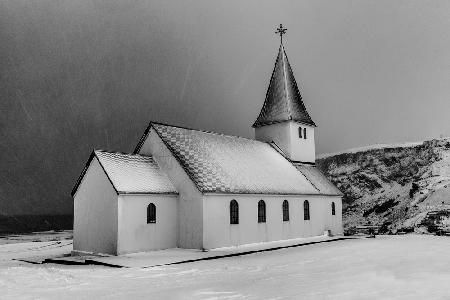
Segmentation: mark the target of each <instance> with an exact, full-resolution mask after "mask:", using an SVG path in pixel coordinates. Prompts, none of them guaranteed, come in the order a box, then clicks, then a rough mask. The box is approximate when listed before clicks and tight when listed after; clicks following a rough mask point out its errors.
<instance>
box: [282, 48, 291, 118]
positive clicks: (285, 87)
mask: <svg viewBox="0 0 450 300" xmlns="http://www.w3.org/2000/svg"><path fill="white" fill-rule="evenodd" d="M280 48H281V50H282V51H283V52H282V53H281V59H282V61H283V77H284V85H283V86H284V94H285V96H284V97H286V101H287V102H288V106H287V109H288V115H289V119H291V120H292V113H291V106H290V101H289V92H288V88H287V75H286V61H285V58H287V55H286V52H285V51H284V46H283V43H282V44H281V45H280Z"/></svg>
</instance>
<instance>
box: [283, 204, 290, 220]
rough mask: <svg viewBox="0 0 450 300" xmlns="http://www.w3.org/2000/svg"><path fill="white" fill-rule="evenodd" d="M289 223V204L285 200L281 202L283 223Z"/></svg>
mask: <svg viewBox="0 0 450 300" xmlns="http://www.w3.org/2000/svg"><path fill="white" fill-rule="evenodd" d="M284 221H289V202H288V201H287V200H284V201H283V222H284Z"/></svg>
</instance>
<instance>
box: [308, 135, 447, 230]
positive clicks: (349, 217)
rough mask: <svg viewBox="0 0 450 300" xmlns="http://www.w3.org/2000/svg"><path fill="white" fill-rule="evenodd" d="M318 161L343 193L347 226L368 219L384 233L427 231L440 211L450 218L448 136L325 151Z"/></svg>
mask: <svg viewBox="0 0 450 300" xmlns="http://www.w3.org/2000/svg"><path fill="white" fill-rule="evenodd" d="M317 165H318V167H319V168H320V169H321V170H322V171H323V172H324V173H325V174H326V176H327V177H328V178H329V179H330V180H331V181H332V182H333V183H334V184H336V186H337V187H338V188H339V189H340V190H341V191H342V192H343V193H344V198H343V202H344V208H343V209H344V212H343V213H344V227H345V228H346V229H347V230H348V229H351V228H352V227H354V226H356V225H358V224H363V223H368V222H370V223H372V224H375V225H381V226H382V231H383V232H396V231H398V230H400V229H401V230H404V229H407V230H416V231H417V230H421V231H428V230H429V226H426V225H427V224H428V225H429V224H430V222H431V223H436V222H434V219H433V220H431V221H430V218H431V217H432V215H433V214H434V217H436V212H439V213H438V214H437V216H438V217H439V218H438V219H439V220H438V222H440V223H442V224H444V225H445V224H447V225H448V223H449V222H448V221H449V215H450V213H449V208H450V139H439V140H431V141H425V142H423V143H411V144H404V145H391V146H389V145H382V146H372V147H366V148H361V149H356V150H355V149H354V150H349V151H348V152H346V153H337V154H331V155H323V156H322V157H319V158H318V160H317ZM430 212H433V213H430Z"/></svg>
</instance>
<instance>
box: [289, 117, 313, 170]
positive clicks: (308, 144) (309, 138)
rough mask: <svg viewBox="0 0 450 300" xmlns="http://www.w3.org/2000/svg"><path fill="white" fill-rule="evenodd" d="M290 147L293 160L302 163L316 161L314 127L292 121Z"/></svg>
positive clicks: (290, 124)
mask: <svg viewBox="0 0 450 300" xmlns="http://www.w3.org/2000/svg"><path fill="white" fill-rule="evenodd" d="M288 123H289V130H290V136H291V141H290V147H291V150H290V151H291V153H292V154H291V157H290V158H291V160H294V161H302V162H315V161H316V146H315V142H314V127H313V126H309V125H304V124H300V123H297V122H293V121H290V122H288ZM300 127H301V128H302V137H301V138H300V135H299V128H300ZM304 128H306V139H305V138H304V131H303V130H304Z"/></svg>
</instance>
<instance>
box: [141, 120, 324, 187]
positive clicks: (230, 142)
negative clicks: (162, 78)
mask: <svg viewBox="0 0 450 300" xmlns="http://www.w3.org/2000/svg"><path fill="white" fill-rule="evenodd" d="M150 126H152V127H153V128H154V129H155V131H156V133H157V134H158V135H159V136H160V138H161V139H162V141H163V142H164V144H165V145H166V146H167V147H168V148H169V150H170V151H171V152H172V153H173V155H174V156H175V158H176V159H177V160H178V162H179V163H180V164H181V166H182V167H183V168H184V170H185V171H186V172H187V174H188V175H189V177H190V178H191V179H192V181H193V182H194V183H195V185H196V186H197V188H198V189H199V190H200V191H201V192H203V193H236V194H286V195H288V194H299V195H300V194H320V192H319V190H318V189H316V188H315V187H314V186H313V184H311V182H310V181H309V180H308V179H307V178H306V177H305V176H304V175H303V174H302V173H301V172H299V171H298V170H297V168H296V167H295V166H294V165H293V164H292V163H291V162H290V161H288V160H287V159H286V158H285V157H284V156H283V155H281V154H280V153H279V152H278V151H276V150H275V149H273V148H272V147H271V146H270V144H268V143H264V142H260V141H256V140H251V139H246V138H241V137H236V136H229V135H223V134H217V133H212V132H205V131H199V130H193V129H187V128H182V127H175V126H169V125H165V124H160V123H151V125H150ZM147 132H148V130H147ZM138 147H139V145H138ZM137 150H139V149H138V148H137Z"/></svg>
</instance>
